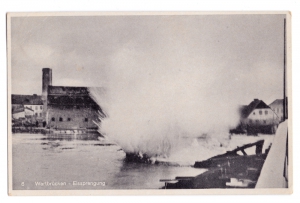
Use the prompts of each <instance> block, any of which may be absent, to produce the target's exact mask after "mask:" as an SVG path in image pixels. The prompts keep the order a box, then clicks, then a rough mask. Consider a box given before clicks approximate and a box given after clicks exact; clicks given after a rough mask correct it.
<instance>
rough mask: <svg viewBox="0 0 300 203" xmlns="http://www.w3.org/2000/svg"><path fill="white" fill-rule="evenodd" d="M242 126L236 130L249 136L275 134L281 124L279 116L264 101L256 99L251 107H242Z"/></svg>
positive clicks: (240, 110)
mask: <svg viewBox="0 0 300 203" xmlns="http://www.w3.org/2000/svg"><path fill="white" fill-rule="evenodd" d="M239 112H240V124H239V126H238V127H237V128H236V129H235V130H238V131H241V132H246V133H247V134H257V133H266V134H274V133H275V132H276V129H277V126H278V124H279V118H278V116H277V115H276V114H275V113H274V112H273V110H272V109H271V108H270V107H269V106H268V105H267V104H266V103H265V102H263V101H262V100H259V99H254V100H253V101H252V102H251V103H250V104H249V105H245V106H241V107H240V109H239Z"/></svg>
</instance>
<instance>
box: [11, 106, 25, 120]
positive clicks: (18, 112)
mask: <svg viewBox="0 0 300 203" xmlns="http://www.w3.org/2000/svg"><path fill="white" fill-rule="evenodd" d="M12 118H13V119H20V118H25V111H24V108H15V109H14V110H13V111H12Z"/></svg>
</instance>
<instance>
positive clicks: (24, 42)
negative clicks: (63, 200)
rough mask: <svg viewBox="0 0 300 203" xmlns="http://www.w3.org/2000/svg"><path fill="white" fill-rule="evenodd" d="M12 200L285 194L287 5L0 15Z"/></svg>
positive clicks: (288, 155) (288, 179) (288, 187)
mask: <svg viewBox="0 0 300 203" xmlns="http://www.w3.org/2000/svg"><path fill="white" fill-rule="evenodd" d="M7 57H8V117H7V119H8V169H9V174H8V180H9V183H8V193H9V195H13V196H16V195H187V194H193V195H201V194H291V193H292V192H293V171H292V164H293V162H292V156H293V154H292V145H293V142H292V136H293V134H292V133H293V132H292V128H291V126H292V120H291V118H292V116H291V115H292V113H293V112H292V109H291V103H292V93H291V90H292V86H291V84H292V83H291V74H292V73H291V70H292V68H291V13H290V12H288V11H286V12H282V11H281V12H53V13H42V12H41V13H8V14H7Z"/></svg>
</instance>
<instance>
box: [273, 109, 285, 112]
mask: <svg viewBox="0 0 300 203" xmlns="http://www.w3.org/2000/svg"><path fill="white" fill-rule="evenodd" d="M274 111H275V112H277V113H279V111H280V108H278V109H277V108H275V109H274ZM281 113H283V109H281Z"/></svg>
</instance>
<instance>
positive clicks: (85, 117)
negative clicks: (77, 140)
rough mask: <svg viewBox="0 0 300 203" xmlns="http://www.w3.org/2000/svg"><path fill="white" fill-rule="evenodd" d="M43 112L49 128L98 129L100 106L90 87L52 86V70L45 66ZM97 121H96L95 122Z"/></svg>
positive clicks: (66, 129)
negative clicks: (92, 95) (92, 96)
mask: <svg viewBox="0 0 300 203" xmlns="http://www.w3.org/2000/svg"><path fill="white" fill-rule="evenodd" d="M42 89H43V92H42V100H43V104H44V106H43V109H44V111H43V113H44V116H45V121H46V124H47V128H49V129H52V130H58V131H71V132H72V131H74V132H86V131H95V130H97V129H98V125H97V124H96V123H99V122H100V120H99V116H100V117H104V114H103V112H102V109H101V108H100V106H99V105H98V104H97V103H96V102H95V101H94V100H93V99H92V98H91V97H90V91H89V88H88V87H71V86H52V70H51V69H50V68H43V87H42ZM95 122H96V123H95Z"/></svg>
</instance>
